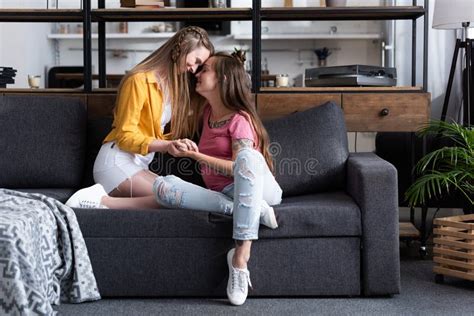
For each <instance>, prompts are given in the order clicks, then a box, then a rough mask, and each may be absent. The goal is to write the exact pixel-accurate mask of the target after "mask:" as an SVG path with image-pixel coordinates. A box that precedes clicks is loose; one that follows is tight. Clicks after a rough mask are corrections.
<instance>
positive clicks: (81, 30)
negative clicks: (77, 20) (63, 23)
mask: <svg viewBox="0 0 474 316" xmlns="http://www.w3.org/2000/svg"><path fill="white" fill-rule="evenodd" d="M83 33H84V27H83V25H82V24H76V34H83Z"/></svg>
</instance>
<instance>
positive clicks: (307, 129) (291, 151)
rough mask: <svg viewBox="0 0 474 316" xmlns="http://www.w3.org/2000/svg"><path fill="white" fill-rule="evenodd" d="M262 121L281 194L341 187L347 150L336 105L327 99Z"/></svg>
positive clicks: (287, 194) (344, 128) (347, 154)
mask: <svg viewBox="0 0 474 316" xmlns="http://www.w3.org/2000/svg"><path fill="white" fill-rule="evenodd" d="M264 124H265V127H266V128H267V131H268V133H269V135H270V140H271V145H270V152H271V153H272V155H273V157H274V166H275V174H276V179H277V181H278V183H279V184H280V186H281V188H282V190H283V196H294V195H301V194H307V193H316V192H322V191H331V190H338V189H343V188H344V186H345V173H346V170H345V164H346V160H347V158H348V156H349V150H348V146H347V132H346V126H345V122H344V114H343V113H342V110H341V108H340V107H339V106H338V105H336V104H335V103H333V102H327V103H325V104H323V105H321V106H318V107H315V108H312V109H310V110H307V111H304V112H298V113H294V114H291V115H288V116H285V117H283V118H279V119H276V120H272V121H267V122H264Z"/></svg>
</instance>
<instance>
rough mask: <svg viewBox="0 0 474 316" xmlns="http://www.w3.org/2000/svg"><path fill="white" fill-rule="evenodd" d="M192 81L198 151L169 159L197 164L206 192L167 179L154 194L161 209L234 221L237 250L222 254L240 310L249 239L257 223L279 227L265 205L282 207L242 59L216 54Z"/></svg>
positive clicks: (179, 153) (230, 295) (231, 296)
mask: <svg viewBox="0 0 474 316" xmlns="http://www.w3.org/2000/svg"><path fill="white" fill-rule="evenodd" d="M196 77H197V85H196V92H198V93H199V94H200V95H202V96H203V97H204V98H205V99H206V100H207V104H206V106H205V108H204V112H203V116H202V123H203V126H202V133H201V137H200V140H199V146H198V149H195V148H194V147H189V149H188V148H185V149H183V150H180V151H177V152H174V153H173V155H174V156H178V157H190V158H193V159H195V160H197V161H199V162H200V164H201V170H202V176H203V179H204V183H205V184H206V186H207V188H208V189H205V188H202V187H199V186H196V185H194V184H191V183H188V182H185V181H183V180H181V179H180V178H178V177H175V176H166V177H158V178H156V181H155V183H154V186H153V190H154V192H155V193H156V198H157V201H158V203H159V204H161V205H163V206H165V207H172V208H184V209H192V210H202V211H208V212H219V213H223V214H227V215H232V216H233V222H234V225H233V238H234V239H235V241H236V247H235V248H233V249H231V250H230V251H229V252H228V254H227V263H228V266H229V280H228V283H227V296H228V298H229V300H230V302H231V303H232V304H234V305H241V304H243V303H244V302H245V300H246V298H247V293H248V286H249V285H251V284H250V273H249V271H248V269H247V262H248V260H249V258H250V247H251V244H252V240H256V239H258V229H259V225H260V224H263V225H265V226H268V227H270V228H272V229H275V228H277V227H278V224H277V221H276V217H275V213H274V211H273V208H272V207H271V206H270V205H275V204H279V203H280V202H281V195H282V190H281V188H280V186H279V185H278V183H277V182H276V181H275V178H274V176H273V175H272V173H271V171H270V170H271V169H272V159H271V155H270V153H269V151H268V145H269V138H268V134H267V132H266V130H265V128H264V127H263V124H262V122H261V121H260V119H259V117H258V115H257V113H256V111H255V107H254V105H253V102H252V99H251V93H250V88H249V87H250V82H249V78H248V75H247V73H246V72H245V70H244V67H243V58H242V55H241V54H238V53H237V54H236V53H234V55H228V54H224V53H217V54H215V55H214V56H211V57H210V58H209V59H208V60H207V61H206V62H205V63H204V65H203V67H202V70H201V71H200V72H199V73H197V74H196Z"/></svg>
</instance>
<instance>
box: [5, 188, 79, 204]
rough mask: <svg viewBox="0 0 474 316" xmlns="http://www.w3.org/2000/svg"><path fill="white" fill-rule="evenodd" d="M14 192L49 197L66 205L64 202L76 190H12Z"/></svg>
mask: <svg viewBox="0 0 474 316" xmlns="http://www.w3.org/2000/svg"><path fill="white" fill-rule="evenodd" d="M14 190H16V191H20V192H25V193H40V194H44V195H46V196H49V197H51V198H53V199H56V200H58V201H59V202H62V203H66V201H67V200H68V199H69V198H70V197H71V195H73V194H74V192H76V191H77V189H75V188H74V189H66V188H61V189H51V188H44V189H43V188H39V189H24V188H23V189H14Z"/></svg>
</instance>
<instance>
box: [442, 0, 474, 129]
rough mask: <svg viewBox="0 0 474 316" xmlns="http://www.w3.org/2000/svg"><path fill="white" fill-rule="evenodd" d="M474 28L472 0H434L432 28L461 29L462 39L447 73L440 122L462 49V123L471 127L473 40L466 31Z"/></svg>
mask: <svg viewBox="0 0 474 316" xmlns="http://www.w3.org/2000/svg"><path fill="white" fill-rule="evenodd" d="M469 27H474V0H436V3H435V7H434V14H433V28H434V29H441V30H456V29H462V30H463V32H462V38H461V39H459V38H458V39H456V46H455V47H454V55H453V61H452V63H451V71H450V73H449V80H448V87H447V89H446V95H445V98H444V104H443V111H442V112H441V120H442V121H445V120H446V113H447V110H448V103H449V96H450V94H451V88H452V84H453V78H454V72H455V69H456V62H457V58H458V54H459V49H461V48H463V49H464V52H465V55H466V68H465V74H464V76H463V83H464V84H463V91H464V92H463V109H464V111H463V123H464V125H466V126H469V125H472V123H473V119H474V113H473V111H474V105H473V100H472V99H473V98H474V88H473V86H474V78H473V66H474V65H473V64H472V61H473V56H472V54H473V52H474V50H473V43H474V40H473V39H469V38H468V37H467V29H468V28H469Z"/></svg>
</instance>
